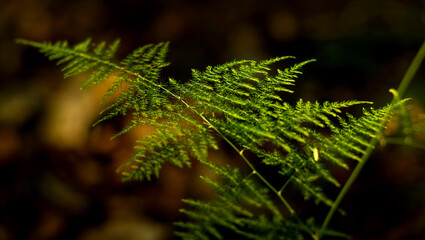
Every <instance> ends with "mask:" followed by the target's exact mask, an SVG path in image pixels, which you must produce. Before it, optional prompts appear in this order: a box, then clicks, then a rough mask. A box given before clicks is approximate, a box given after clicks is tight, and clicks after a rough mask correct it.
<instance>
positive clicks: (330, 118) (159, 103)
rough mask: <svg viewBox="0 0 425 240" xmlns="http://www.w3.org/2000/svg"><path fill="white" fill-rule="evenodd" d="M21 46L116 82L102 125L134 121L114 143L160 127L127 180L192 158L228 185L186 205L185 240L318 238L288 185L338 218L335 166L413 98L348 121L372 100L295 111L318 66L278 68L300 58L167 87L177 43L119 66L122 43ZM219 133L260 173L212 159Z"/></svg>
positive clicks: (140, 146) (362, 148) (126, 168)
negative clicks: (330, 189) (264, 169)
mask: <svg viewBox="0 0 425 240" xmlns="http://www.w3.org/2000/svg"><path fill="white" fill-rule="evenodd" d="M18 42H19V43H22V44H26V45H30V46H33V47H36V48H39V49H40V51H41V52H42V53H44V54H45V55H46V56H48V58H49V59H50V60H57V62H58V64H62V65H64V66H63V71H64V74H65V77H70V76H73V75H75V74H79V73H82V72H85V71H91V73H90V75H89V77H88V78H87V79H86V80H85V81H84V82H83V83H82V88H87V87H91V86H93V85H96V84H99V83H101V82H102V81H104V80H105V79H107V78H109V77H111V76H112V77H114V78H115V79H114V84H113V85H112V86H111V87H110V88H109V89H108V90H107V92H106V94H105V95H104V97H103V100H102V102H106V101H107V100H111V101H110V103H109V105H107V106H105V108H104V109H103V110H102V112H101V113H102V115H103V116H102V117H101V118H100V119H99V120H98V121H97V122H96V123H95V125H96V124H98V123H101V122H103V121H105V120H107V119H111V118H114V117H116V116H124V115H128V116H129V117H130V123H129V124H128V125H127V126H125V127H124V128H123V129H122V130H121V131H119V132H118V133H117V134H116V135H115V136H114V137H118V136H121V135H122V134H125V133H127V132H129V131H131V130H133V129H135V128H137V127H139V126H144V125H149V126H152V127H154V128H155V129H156V131H155V132H154V133H152V134H150V135H148V136H145V137H142V138H140V139H139V140H138V141H137V144H136V146H135V153H134V155H133V157H132V158H130V159H129V160H128V161H127V163H126V164H124V165H123V166H121V167H120V168H119V169H118V171H121V172H123V174H124V178H123V179H124V180H144V179H147V180H150V179H151V178H153V177H158V175H159V173H160V170H161V168H162V166H163V165H164V164H165V163H170V164H173V165H175V166H178V167H184V166H190V165H191V159H197V160H199V161H200V162H201V163H203V164H205V165H207V166H208V167H210V168H211V169H212V170H213V171H214V172H215V173H216V174H217V176H218V177H219V178H220V179H221V180H220V181H216V180H212V179H208V178H204V180H205V181H207V182H208V183H210V184H211V185H212V186H213V187H214V189H215V190H216V192H217V198H216V199H214V200H213V201H210V202H203V201H196V200H185V202H186V203H187V204H188V205H189V206H190V207H191V209H190V210H182V211H183V212H184V213H185V214H186V215H187V216H188V218H189V219H190V221H189V222H179V223H177V224H176V225H177V226H179V227H180V228H181V229H183V230H186V232H177V235H179V236H181V237H182V238H184V239H210V238H215V239H223V238H224V237H225V235H224V234H223V231H224V232H226V231H230V232H232V233H235V234H238V235H240V236H243V237H245V238H247V239H288V238H289V239H302V238H303V236H305V235H310V236H313V232H314V229H315V227H314V226H313V225H311V224H310V225H309V224H307V225H309V226H307V225H306V224H304V223H303V222H301V221H300V220H299V219H298V218H297V217H296V215H295V211H294V210H293V209H292V208H291V207H290V206H289V204H288V203H287V202H286V200H285V199H284V198H283V197H282V196H283V194H284V193H283V192H284V190H285V189H286V187H287V186H288V185H289V184H293V185H295V186H296V187H297V188H298V189H299V192H300V193H301V194H302V196H304V198H306V199H312V200H314V201H315V202H316V203H323V204H325V205H327V206H332V207H331V210H332V213H333V211H334V210H336V209H337V207H338V204H334V202H333V201H332V200H330V199H329V198H328V197H327V196H326V194H325V192H324V191H323V190H322V186H321V185H322V183H323V182H327V183H331V184H333V185H335V186H337V187H339V186H340V184H339V183H338V181H337V180H336V179H335V178H333V176H332V174H331V173H330V171H329V170H328V164H329V163H332V164H336V165H338V166H340V167H343V168H346V169H348V164H347V162H348V161H353V160H354V161H362V159H364V158H367V156H368V154H369V153H370V149H371V148H373V147H374V145H373V144H371V139H376V138H379V137H380V136H379V135H378V134H377V133H378V132H380V130H381V129H383V128H384V127H385V126H384V125H385V124H386V123H387V120H388V119H389V118H390V117H391V116H392V115H393V114H394V113H395V112H396V109H397V108H398V107H399V106H400V104H403V103H404V101H405V100H400V99H397V101H395V102H394V103H391V104H389V105H387V106H385V107H383V108H380V109H373V108H371V109H370V110H363V116H361V117H355V116H352V115H350V114H346V115H344V114H343V110H344V108H347V107H352V106H357V105H360V104H370V102H366V101H356V100H352V101H343V102H323V103H319V102H309V101H303V100H302V99H300V100H299V101H298V102H297V103H296V104H295V105H294V106H292V105H291V104H289V103H288V102H287V101H286V100H285V98H286V97H287V94H291V93H293V90H292V89H291V88H292V87H293V85H294V84H295V81H296V79H297V78H298V76H299V75H300V74H302V73H301V68H302V67H304V66H305V65H306V64H308V63H310V62H312V61H314V60H307V61H303V62H301V63H296V64H294V65H292V66H290V67H287V68H285V69H283V70H280V69H277V70H276V71H272V68H271V66H270V65H271V64H275V63H278V62H280V61H283V60H287V59H293V57H277V58H272V59H268V60H264V61H260V62H256V61H253V60H242V61H232V62H228V63H225V64H222V65H218V66H215V67H212V66H208V67H206V68H205V70H203V71H199V70H192V79H191V80H190V81H188V82H186V83H183V84H180V83H178V82H177V81H175V80H174V79H171V78H170V79H169V81H168V82H160V81H159V79H160V73H161V70H162V68H164V67H166V66H168V64H169V63H167V62H166V61H165V58H166V54H167V51H168V45H169V44H168V42H164V43H158V44H148V45H145V46H143V47H140V48H138V49H136V50H135V51H133V52H132V53H130V54H128V55H127V56H126V57H125V58H124V59H123V60H121V61H118V62H117V61H114V60H113V58H114V55H115V52H116V51H117V50H118V47H119V40H116V41H115V42H113V43H112V44H110V45H108V44H106V43H105V42H100V43H98V44H94V43H92V41H91V39H87V40H85V41H83V42H81V43H79V44H76V45H74V46H69V45H68V43H67V42H66V41H59V42H56V43H50V42H45V43H37V42H32V41H27V40H18ZM121 90H122V91H121ZM118 92H119V94H118ZM116 95H117V96H116ZM189 99H190V101H189ZM410 130H412V129H410ZM410 132H411V131H410ZM216 136H220V137H221V138H223V139H224V140H225V141H226V142H227V143H228V144H229V145H230V146H231V147H232V148H233V149H234V150H235V151H237V153H238V154H239V157H241V158H242V159H243V160H244V161H245V162H246V164H247V165H248V166H249V167H250V168H251V170H252V172H251V174H249V175H248V176H246V177H243V176H244V174H243V173H240V172H239V170H238V169H236V168H230V167H227V166H226V167H223V166H219V165H215V164H213V163H211V162H209V161H208V160H207V155H208V150H209V149H211V148H213V149H217V148H218V147H217V143H216V139H215V137H216ZM241 149H242V151H241ZM243 151H249V152H250V153H251V154H252V155H255V156H256V157H257V158H256V160H255V161H253V163H251V162H250V161H248V159H247V158H246V157H245V156H244V155H243ZM258 165H267V166H269V167H271V168H274V169H275V170H276V172H278V173H279V174H280V175H279V176H278V178H277V180H276V181H275V182H273V184H271V183H270V182H268V180H267V179H266V177H264V176H262V175H261V173H259V172H258V171H257V170H256V167H257V166H258ZM279 177H280V179H279ZM257 180H260V183H261V182H262V183H263V184H264V186H263V185H260V184H259V183H257ZM321 180H325V181H321ZM274 186H280V188H275V187H274ZM278 189H279V190H278ZM273 194H274V197H277V198H278V199H279V200H281V202H282V203H283V204H284V205H285V207H286V208H287V209H288V210H289V213H290V215H291V216H289V218H288V217H286V216H285V217H284V216H283V214H282V212H283V211H282V210H281V209H280V208H279V206H278V205H277V204H276V203H275V201H274V200H275V199H274V198H272V196H273ZM337 201H338V199H337ZM325 225H326V224H325ZM320 231H321V233H325V232H323V229H321V230H320ZM329 234H332V233H331V232H329Z"/></svg>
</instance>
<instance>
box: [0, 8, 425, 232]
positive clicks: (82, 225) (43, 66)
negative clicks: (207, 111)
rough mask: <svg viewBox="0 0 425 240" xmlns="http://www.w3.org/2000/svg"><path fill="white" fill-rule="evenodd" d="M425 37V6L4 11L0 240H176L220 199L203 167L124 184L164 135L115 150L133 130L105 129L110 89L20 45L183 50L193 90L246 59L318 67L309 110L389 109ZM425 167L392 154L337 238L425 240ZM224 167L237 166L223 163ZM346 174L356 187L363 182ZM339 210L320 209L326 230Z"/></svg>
mask: <svg viewBox="0 0 425 240" xmlns="http://www.w3.org/2000/svg"><path fill="white" fill-rule="evenodd" d="M424 33H425V1H423V0H422V1H419V0H416V1H414V0H411V1H409V0H405V1H402V0H386V1H379V0H352V1H336V0H320V1H277V0H273V1H258V0H251V1H248V0H236V1H230V0H228V1H179V0H174V1H173V0H170V1H136V0H122V1H100V0H74V1H54V0H16V1H7V0H2V1H0V79H1V88H0V240H4V239H34V240H36V239H146V240H150V239H152V240H154V239H155V240H156V239H171V238H172V237H171V233H172V231H173V228H172V224H171V223H172V222H173V221H176V220H180V219H182V217H183V216H182V215H181V214H180V213H178V209H179V208H181V207H184V205H183V204H182V203H181V202H180V199H181V198H183V197H199V198H203V199H208V198H211V197H212V193H211V192H210V191H209V190H208V188H206V187H205V186H204V185H202V183H200V180H199V179H198V175H199V174H208V172H206V170H205V169H204V168H203V167H202V166H198V165H196V164H195V165H194V167H193V169H176V168H173V167H169V166H166V167H165V168H164V169H163V171H162V172H161V178H160V179H157V180H153V181H151V182H143V183H139V182H136V183H135V182H129V183H121V181H120V175H119V174H117V173H116V172H115V169H116V168H117V167H118V166H119V165H120V164H122V163H123V162H125V160H126V159H127V158H128V157H129V156H131V152H132V146H133V144H134V141H135V139H137V138H139V137H140V136H143V135H144V134H146V133H149V131H152V129H149V127H146V128H142V129H139V130H137V131H133V132H132V133H130V134H128V135H127V136H123V137H120V138H118V139H116V140H114V141H109V138H110V137H111V136H112V135H113V134H114V133H115V132H116V131H117V130H118V129H119V127H120V125H121V123H122V122H119V121H110V122H108V123H105V124H102V125H101V126H97V127H94V128H92V127H91V124H92V123H93V122H94V121H95V120H96V119H97V118H98V112H99V110H100V109H101V107H102V106H101V105H100V104H99V100H100V98H101V95H102V93H103V92H102V90H104V88H102V87H100V88H93V89H90V90H87V91H80V90H79V84H80V83H81V81H82V80H83V79H84V75H83V76H79V77H74V78H70V79H66V80H64V79H63V76H62V73H61V72H60V68H58V67H56V66H55V64H54V63H52V62H49V61H48V60H46V58H44V57H43V56H42V55H41V54H39V53H38V52H37V51H36V50H34V49H31V48H29V47H24V46H21V45H16V44H15V42H14V39H15V38H25V39H29V40H36V41H45V40H49V41H55V40H63V39H67V40H69V41H70V42H71V43H76V42H79V41H82V40H84V39H86V38H87V37H92V38H93V39H94V40H95V41H100V40H107V41H109V42H112V41H113V40H114V39H115V38H121V40H122V47H121V50H120V51H119V53H118V55H119V56H124V55H125V54H127V53H129V52H131V50H133V49H135V48H137V47H139V46H141V45H143V44H146V43H151V42H153V43H156V42H159V41H171V49H170V53H169V58H168V59H169V61H170V62H171V63H172V64H171V66H169V67H168V68H167V69H166V70H165V71H164V74H163V77H164V78H168V77H173V78H176V79H179V80H187V79H189V78H190V69H191V68H196V69H203V68H204V67H205V66H207V65H216V64H220V63H224V62H226V61H231V60H234V59H255V60H260V59H264V58H269V57H275V56H282V55H293V56H296V57H297V59H298V60H299V61H302V60H306V59H310V58H316V59H317V60H318V61H317V62H315V63H312V64H309V65H308V66H306V67H305V68H304V75H303V76H302V77H301V78H300V79H299V80H298V82H297V86H296V92H295V95H296V97H302V98H304V99H306V100H349V99H358V100H371V101H374V102H375V103H376V104H377V106H382V105H383V104H385V103H386V102H388V101H389V100H391V95H390V94H389V93H388V89H389V88H397V86H398V84H399V82H400V81H401V79H402V77H403V74H404V72H405V71H406V69H407V67H408V65H409V63H410V61H411V59H412V58H413V57H414V55H415V53H416V51H417V50H418V48H419V46H420V45H421V43H422V41H423V40H424V38H425V34H424ZM291 63H295V62H291ZM423 69H424V67H421V69H420V70H419V72H418V74H417V75H416V77H415V79H414V81H413V83H412V84H411V86H410V88H409V91H408V96H409V97H413V98H414V99H416V100H415V101H412V105H411V111H412V114H420V113H423V104H424V103H425V94H423V93H425V82H424V71H423ZM122 121H125V119H124V120H122ZM422 137H423V136H422ZM422 140H423V139H422ZM424 156H425V151H424V150H420V149H414V148H410V147H400V146H393V145H387V146H385V148H379V149H378V150H377V151H376V152H375V154H374V155H373V156H372V158H371V159H370V161H369V162H368V164H367V165H366V167H365V169H364V171H363V172H362V173H361V175H360V177H359V179H358V180H357V182H356V183H355V184H354V186H353V188H352V189H351V191H350V192H349V194H348V196H347V197H346V198H345V199H344V201H343V204H342V207H343V208H344V209H345V210H346V211H347V213H348V214H347V216H344V217H342V216H336V217H335V218H334V219H333V220H332V222H331V227H333V228H335V229H337V230H340V231H343V232H346V233H348V234H351V235H352V236H353V237H354V239H390V240H391V239H394V240H395V239H425V158H424ZM212 158H217V159H221V160H225V159H230V158H231V157H230V156H228V155H226V153H224V152H214V153H212ZM233 161H237V160H233ZM335 174H336V175H337V178H338V179H340V180H341V181H345V179H346V178H347V177H348V175H349V172H347V171H341V170H339V171H336V172H335ZM336 193H337V192H336V191H335V190H334V194H336ZM331 194H332V191H331ZM294 204H295V205H296V206H297V207H298V208H299V211H300V212H304V213H305V212H308V211H313V209H303V208H302V206H303V204H304V203H303V202H296V203H294ZM326 211H327V209H326V208H323V209H321V208H319V210H318V211H317V212H316V213H318V216H317V218H316V222H318V223H320V222H322V221H323V218H324V216H325V214H326ZM308 214H310V212H308ZM308 214H307V215H308Z"/></svg>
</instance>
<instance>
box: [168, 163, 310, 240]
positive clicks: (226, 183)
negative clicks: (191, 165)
mask: <svg viewBox="0 0 425 240" xmlns="http://www.w3.org/2000/svg"><path fill="white" fill-rule="evenodd" d="M208 166H209V167H210V168H211V169H213V170H214V172H215V173H216V174H217V175H218V176H219V178H220V179H219V181H213V180H211V179H208V178H205V180H206V181H207V182H208V183H210V184H211V185H212V186H213V187H214V188H215V189H216V191H217V198H216V200H213V201H211V202H204V201H195V200H184V202H185V203H187V204H188V205H189V206H191V208H192V210H182V212H183V213H185V214H186V215H187V217H188V218H189V221H187V222H178V223H176V225H177V226H178V227H179V231H178V232H177V235H178V236H180V237H181V238H183V239H228V238H231V237H230V236H236V234H237V235H239V237H235V238H238V239H241V237H243V239H303V238H302V237H303V235H305V234H308V230H309V229H306V228H305V226H304V225H302V224H300V223H299V222H297V221H295V220H294V219H284V218H283V216H282V215H281V213H280V211H279V208H278V207H277V206H276V205H275V204H274V203H273V201H271V199H270V198H269V197H268V191H267V189H265V188H263V187H261V186H259V185H258V184H256V183H255V182H256V181H253V178H254V176H253V175H250V176H249V177H246V178H243V177H242V176H241V175H240V173H239V171H238V170H237V169H234V168H230V167H221V166H218V165H214V164H211V163H208ZM182 230H184V231H182Z"/></svg>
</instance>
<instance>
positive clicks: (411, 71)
mask: <svg viewBox="0 0 425 240" xmlns="http://www.w3.org/2000/svg"><path fill="white" fill-rule="evenodd" d="M424 58H425V41H424V42H423V43H422V45H421V47H420V49H419V51H418V52H417V53H416V55H415V57H414V59H413V60H412V62H411V63H410V65H409V67H408V69H407V71H406V73H405V75H404V77H403V79H402V81H401V83H400V85H399V87H398V88H397V91H396V92H395V93H393V94H394V97H393V100H392V102H393V103H394V102H396V101H399V100H400V99H401V98H403V96H404V95H405V93H406V90H407V88H408V86H409V85H410V83H411V81H412V79H413V77H414V75H415V74H416V72H417V70H418V68H419V66H420V65H421V64H422V62H423V60H424ZM384 121H385V124H383V125H382V126H381V127H380V128H379V130H378V131H377V132H376V136H377V137H376V138H372V140H371V141H370V145H369V147H368V148H367V150H366V152H365V154H363V156H362V158H361V161H360V162H359V163H358V164H357V165H356V167H355V168H354V170H353V172H352V173H351V175H350V177H349V178H348V180H347V182H346V183H345V184H344V187H343V188H342V189H341V191H340V192H339V194H338V196H337V198H336V200H335V202H334V204H333V205H332V207H331V209H330V210H329V212H328V214H327V216H326V218H325V220H324V221H323V224H322V227H321V228H320V231H319V233H318V234H317V236H316V237H315V238H316V239H320V238H321V236H322V235H323V233H324V231H325V230H326V229H327V227H328V224H329V222H330V221H331V219H332V217H333V215H334V213H335V211H336V210H337V209H338V207H339V205H340V203H341V201H342V199H344V197H345V195H346V194H347V192H348V190H349V189H350V188H351V186H352V185H353V183H354V181H355V180H356V179H357V177H358V175H359V174H360V172H361V171H362V169H363V167H364V165H365V164H366V162H367V160H368V159H369V157H370V155H371V154H372V151H373V149H374V147H375V146H377V144H378V142H379V136H380V135H381V134H382V132H383V130H384V126H385V125H386V124H387V123H388V121H389V119H385V120H384Z"/></svg>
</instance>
